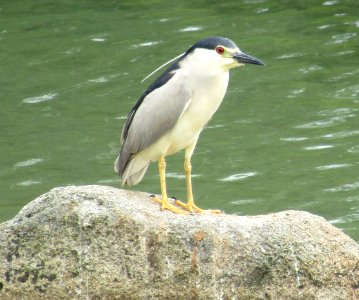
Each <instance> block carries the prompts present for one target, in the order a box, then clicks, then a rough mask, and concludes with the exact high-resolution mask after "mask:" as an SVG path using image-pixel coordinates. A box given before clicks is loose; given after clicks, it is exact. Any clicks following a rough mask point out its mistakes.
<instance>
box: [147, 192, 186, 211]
mask: <svg viewBox="0 0 359 300" xmlns="http://www.w3.org/2000/svg"><path fill="white" fill-rule="evenodd" d="M151 198H152V200H153V201H155V202H158V203H160V204H161V210H165V209H167V210H169V211H171V212H173V213H175V214H179V215H188V214H189V212H188V211H185V210H183V209H180V208H178V207H176V206H174V205H172V204H171V203H169V202H168V200H167V199H162V198H160V197H155V196H152V197H151Z"/></svg>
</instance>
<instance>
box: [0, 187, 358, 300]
mask: <svg viewBox="0 0 359 300" xmlns="http://www.w3.org/2000/svg"><path fill="white" fill-rule="evenodd" d="M0 262H1V263H0V299H14V298H15V299H18V298H19V297H20V298H21V299H24V298H25V299H325V300H328V299H329V300H330V299H335V300H338V299H359V246H358V244H356V243H355V242H354V241H353V240H352V239H350V238H349V237H348V236H346V235H345V234H344V233H342V232H341V231H340V230H338V229H336V228H335V227H333V226H332V225H330V224H329V223H327V222H326V221H325V220H324V219H323V218H321V217H318V216H314V215H311V214H309V213H306V212H300V211H285V212H280V213H276V214H269V215H263V216H236V215H226V214H223V215H188V216H180V215H175V214H173V213H171V212H168V211H160V209H159V205H158V204H157V203H154V202H153V201H151V200H150V198H149V197H148V195H147V194H144V193H139V192H131V191H125V190H120V189H115V188H111V187H105V186H69V187H60V188H55V189H53V190H51V191H50V192H48V193H46V194H44V195H42V196H40V197H39V198H37V199H36V200H34V201H32V202H31V203H29V204H28V205H26V206H25V207H24V208H23V209H22V210H21V211H20V213H19V214H18V215H17V216H16V217H15V218H14V219H12V220H11V221H8V222H5V223H3V224H1V225H0Z"/></svg>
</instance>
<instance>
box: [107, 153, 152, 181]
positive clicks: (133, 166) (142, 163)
mask: <svg viewBox="0 0 359 300" xmlns="http://www.w3.org/2000/svg"><path fill="white" fill-rule="evenodd" d="M149 164H150V161H149V160H146V159H143V158H142V157H140V156H134V157H132V158H131V159H130V161H129V162H128V163H127V164H126V166H125V168H124V170H121V169H122V168H121V161H120V156H118V157H117V159H116V161H115V165H114V169H115V172H116V173H117V174H118V175H119V176H120V177H121V181H122V185H125V184H127V185H135V184H137V183H139V182H140V181H141V180H142V178H143V176H144V175H145V173H146V171H147V168H148V166H149Z"/></svg>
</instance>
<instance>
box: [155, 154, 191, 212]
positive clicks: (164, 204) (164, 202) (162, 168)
mask: <svg viewBox="0 0 359 300" xmlns="http://www.w3.org/2000/svg"><path fill="white" fill-rule="evenodd" d="M158 172H159V173H160V184H161V195H162V197H161V198H158V197H155V198H153V200H154V201H156V202H158V203H160V204H161V210H164V209H168V210H170V211H172V212H174V213H176V214H188V212H187V211H185V210H182V209H180V208H178V207H176V206H174V205H172V204H170V203H169V202H168V197H167V190H166V161H165V158H164V156H161V158H160V159H159V160H158Z"/></svg>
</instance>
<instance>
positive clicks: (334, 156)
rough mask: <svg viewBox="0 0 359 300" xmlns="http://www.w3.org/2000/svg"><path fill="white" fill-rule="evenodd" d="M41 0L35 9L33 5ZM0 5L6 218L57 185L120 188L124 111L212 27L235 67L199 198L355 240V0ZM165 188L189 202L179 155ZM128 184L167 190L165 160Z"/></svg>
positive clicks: (199, 155)
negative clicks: (302, 216)
mask: <svg viewBox="0 0 359 300" xmlns="http://www.w3.org/2000/svg"><path fill="white" fill-rule="evenodd" d="M31 2H32V3H31ZM31 2H29V1H28V2H15V1H5V0H3V1H1V3H0V61H1V71H0V86H1V89H0V97H1V108H0V125H1V132H0V151H1V156H0V166H1V169H0V193H1V200H0V222H2V221H5V220H8V219H10V218H12V217H13V216H14V215H15V214H16V213H17V212H18V211H19V209H20V208H21V207H22V206H23V205H25V204H26V203H28V202H29V201H31V200H32V199H34V198H35V197H37V196H39V195H40V194H42V193H45V192H47V191H48V190H49V189H51V188H53V187H55V186H63V185H71V184H76V185H82V184H103V185H111V186H116V187H119V186H120V185H119V181H118V178H117V177H116V174H114V172H113V169H112V166H113V161H114V160H115V158H116V155H117V151H118V149H119V135H120V131H121V128H122V125H123V123H124V120H125V116H126V114H127V113H128V111H129V110H130V109H131V107H132V106H133V105H134V103H135V102H136V100H137V98H138V97H139V96H140V95H141V93H142V92H143V90H144V89H145V88H146V86H147V85H148V84H150V81H151V80H153V78H151V79H149V80H147V81H146V82H145V83H143V84H141V83H140V81H141V79H143V78H144V77H145V76H146V75H147V74H149V73H150V72H151V71H153V70H154V69H155V68H157V66H159V65H160V64H162V63H164V62H165V61H167V60H169V59H171V58H172V57H175V56H176V55H178V54H180V53H182V52H183V51H185V50H186V49H187V48H188V47H189V46H190V45H191V44H192V43H193V42H195V41H197V40H199V39H201V38H203V37H207V36H211V35H223V36H227V37H230V38H231V39H233V40H234V41H236V42H237V43H238V45H240V47H241V48H242V50H244V51H245V52H248V53H249V54H251V55H253V56H256V57H258V58H259V59H261V60H263V61H264V62H265V63H266V67H264V68H262V67H258V66H246V67H244V68H241V69H237V70H234V71H233V72H232V74H231V80H230V86H229V89H228V92H227V95H226V98H225V101H224V103H223V104H222V106H221V107H220V109H219V111H218V112H217V114H216V115H215V117H214V118H213V119H212V121H211V123H210V124H209V126H208V127H207V129H206V130H205V131H204V132H203V133H202V135H201V138H200V140H199V143H198V145H197V148H196V151H195V155H194V157H193V161H192V165H193V173H194V178H193V184H194V193H195V198H196V199H197V202H198V204H199V206H201V207H204V208H219V209H223V210H225V211H226V212H227V213H235V214H239V215H253V214H265V213H270V212H278V211H282V210H286V209H298V210H306V211H309V212H311V213H314V214H318V215H321V216H323V217H325V218H326V219H327V220H329V221H330V222H331V223H333V224H334V225H335V226H337V227H339V228H341V229H343V230H344V232H346V233H347V234H349V235H350V236H351V237H353V238H354V239H356V240H359V172H358V170H359V121H358V118H359V80H358V79H359V68H358V61H359V60H358V46H359V45H358V44H359V43H358V34H359V30H358V27H359V19H358V12H359V7H358V1H355V0H351V1H340V0H337V1H324V0H323V1H312V0H306V1H299V2H296V3H294V2H287V1H281V2H278V1H274V0H272V1H260V0H247V1H218V2H217V1H197V2H196V3H193V1H181V2H179V1H178V2H171V4H170V5H169V4H168V2H166V1H153V3H150V1H135V2H133V1H121V2H119V1H106V2H105V1H69V0H67V1H61V2H58V1H31ZM167 165H168V173H169V176H168V189H169V194H170V195H174V196H176V197H177V198H182V199H183V198H184V197H185V181H184V177H183V170H182V169H183V153H179V154H177V155H174V156H171V157H169V158H168V164H167ZM133 189H135V190H141V191H147V192H149V193H159V181H158V175H157V170H156V165H155V164H152V165H151V167H150V169H149V170H148V172H147V174H146V176H145V179H144V181H143V182H142V183H141V184H140V185H138V186H135V187H134V188H133Z"/></svg>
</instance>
